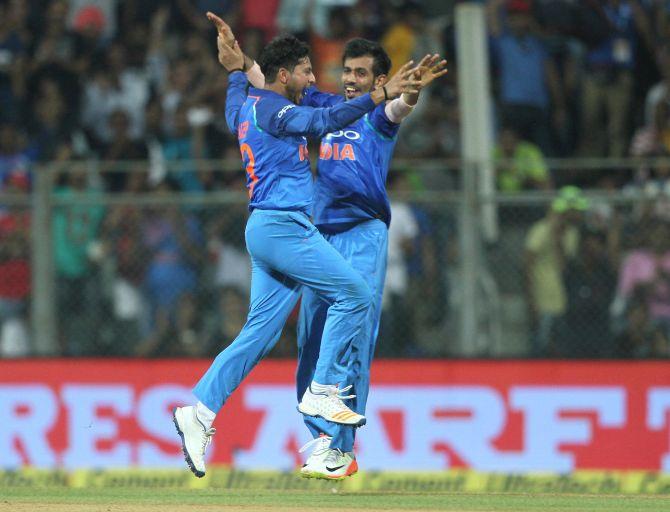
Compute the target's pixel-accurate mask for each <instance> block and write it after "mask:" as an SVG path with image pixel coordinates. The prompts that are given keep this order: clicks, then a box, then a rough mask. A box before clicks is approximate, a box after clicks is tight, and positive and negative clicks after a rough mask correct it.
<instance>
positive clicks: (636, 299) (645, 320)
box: [614, 294, 670, 359]
mask: <svg viewBox="0 0 670 512" xmlns="http://www.w3.org/2000/svg"><path fill="white" fill-rule="evenodd" d="M624 314H625V321H624V328H623V331H622V332H621V333H619V335H618V336H617V337H616V339H615V345H614V346H615V349H616V356H617V357H622V358H626V359H640V358H648V357H668V356H669V355H670V342H669V341H668V335H667V334H666V332H665V331H664V330H663V329H662V328H660V326H658V325H656V324H654V323H653V322H652V321H651V318H650V315H649V308H648V306H647V301H646V300H645V298H644V297H643V296H642V294H637V295H634V296H633V297H631V298H630V300H629V302H628V304H627V305H626V310H625V313H624Z"/></svg>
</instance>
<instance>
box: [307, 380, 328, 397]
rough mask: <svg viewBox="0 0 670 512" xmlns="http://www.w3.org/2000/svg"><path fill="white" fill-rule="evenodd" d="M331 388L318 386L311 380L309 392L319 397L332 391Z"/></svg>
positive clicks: (324, 385)
mask: <svg viewBox="0 0 670 512" xmlns="http://www.w3.org/2000/svg"><path fill="white" fill-rule="evenodd" d="M333 387H334V386H333V385H332V384H319V383H318V382H317V381H315V380H313V381H312V383H311V384H310V385H309V390H310V391H311V392H312V393H314V394H315V395H319V394H324V393H328V392H329V391H330V390H331V389H333Z"/></svg>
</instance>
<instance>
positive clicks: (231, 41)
mask: <svg viewBox="0 0 670 512" xmlns="http://www.w3.org/2000/svg"><path fill="white" fill-rule="evenodd" d="M207 19H208V20H209V21H211V22H212V23H214V26H216V31H217V32H218V33H219V37H220V38H221V39H223V42H224V43H225V44H227V45H228V46H230V47H231V48H232V47H233V46H235V34H233V30H232V29H231V28H230V25H228V23H226V22H225V21H223V19H221V18H220V17H219V16H217V15H216V14H214V13H213V12H207Z"/></svg>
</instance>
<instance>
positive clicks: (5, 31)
mask: <svg viewBox="0 0 670 512" xmlns="http://www.w3.org/2000/svg"><path fill="white" fill-rule="evenodd" d="M10 9H11V8H10V3H9V2H8V1H2V2H0V122H2V121H9V120H11V119H15V118H17V117H18V114H19V106H20V103H19V99H20V98H22V96H23V90H24V88H25V65H26V57H27V48H26V41H24V40H23V39H22V37H21V36H22V34H21V33H20V32H18V30H17V27H15V26H12V17H11V16H10Z"/></svg>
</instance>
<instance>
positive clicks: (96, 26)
mask: <svg viewBox="0 0 670 512" xmlns="http://www.w3.org/2000/svg"><path fill="white" fill-rule="evenodd" d="M68 4H69V11H68V23H69V26H70V28H71V29H72V30H75V31H78V32H85V31H88V30H94V31H95V32H96V33H99V34H104V37H105V38H106V39H112V38H113V37H114V36H115V35H116V13H117V11H118V4H119V0H68Z"/></svg>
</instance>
